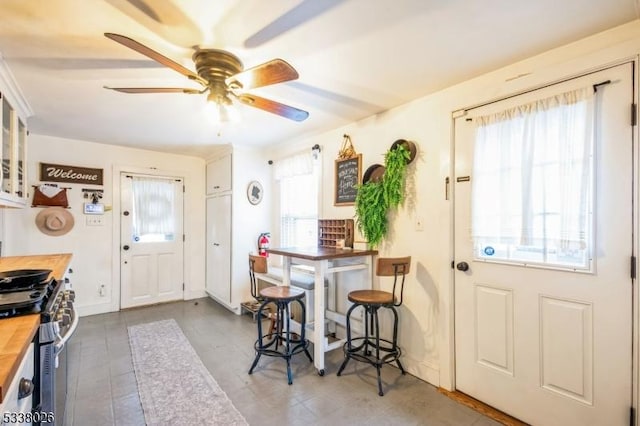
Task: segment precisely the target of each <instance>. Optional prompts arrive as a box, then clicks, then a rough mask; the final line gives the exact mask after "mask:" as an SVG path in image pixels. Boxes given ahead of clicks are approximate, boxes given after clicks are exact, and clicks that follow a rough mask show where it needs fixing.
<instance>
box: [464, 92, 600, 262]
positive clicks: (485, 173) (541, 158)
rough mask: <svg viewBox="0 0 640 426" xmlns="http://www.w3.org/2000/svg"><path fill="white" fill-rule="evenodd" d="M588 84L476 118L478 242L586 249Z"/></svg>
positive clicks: (590, 144) (590, 120)
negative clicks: (585, 86) (584, 86)
mask: <svg viewBox="0 0 640 426" xmlns="http://www.w3.org/2000/svg"><path fill="white" fill-rule="evenodd" d="M593 116H594V107H593V88H592V87H587V88H582V89H578V90H574V91H570V92H566V93H562V94H559V95H557V96H553V97H549V98H546V99H541V100H537V101H534V102H531V103H528V104H525V105H520V106H517V107H514V108H511V109H508V110H505V111H500V112H498V113H496V114H491V115H487V116H483V117H479V118H478V119H477V120H476V125H477V128H476V138H475V146H474V164H473V167H474V173H473V177H472V234H473V239H474V242H475V243H476V244H481V245H482V244H496V243H503V244H515V245H521V246H532V247H539V248H543V249H545V250H547V249H549V247H554V250H576V249H578V250H581V249H586V248H587V246H588V243H589V238H590V233H591V229H590V228H591V219H590V213H591V201H592V191H591V188H592V157H593V152H592V150H593V148H592V147H593V121H594V120H593Z"/></svg>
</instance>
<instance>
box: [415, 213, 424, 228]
mask: <svg viewBox="0 0 640 426" xmlns="http://www.w3.org/2000/svg"><path fill="white" fill-rule="evenodd" d="M416 231H424V219H423V218H422V217H420V216H418V217H416Z"/></svg>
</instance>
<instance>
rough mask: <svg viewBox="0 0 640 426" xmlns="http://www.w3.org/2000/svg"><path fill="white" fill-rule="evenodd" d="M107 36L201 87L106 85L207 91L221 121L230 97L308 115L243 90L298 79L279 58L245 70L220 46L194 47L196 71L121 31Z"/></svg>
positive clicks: (268, 108)
mask: <svg viewBox="0 0 640 426" xmlns="http://www.w3.org/2000/svg"><path fill="white" fill-rule="evenodd" d="M104 35H105V36H106V37H108V38H110V39H111V40H114V41H116V42H118V43H120V44H122V45H124V46H126V47H128V48H130V49H133V50H135V51H136V52H138V53H141V54H143V55H145V56H147V57H149V58H151V59H153V60H154V61H156V62H158V63H160V64H161V65H164V66H166V67H169V68H171V69H172V70H174V71H177V72H179V73H180V74H182V75H184V76H185V77H187V78H188V79H190V80H193V81H195V82H197V83H199V84H200V85H202V86H203V88H202V89H201V90H198V89H190V88H180V87H107V86H105V88H106V89H110V90H116V91H118V92H123V93H136V94H137V93H187V94H203V93H206V92H209V94H208V95H207V100H209V101H211V102H214V103H215V104H216V105H217V106H218V108H219V114H220V119H221V121H225V120H227V119H228V117H227V116H226V114H227V107H229V106H231V105H232V103H233V99H236V100H238V101H239V102H240V103H242V104H244V105H249V106H252V107H254V108H258V109H261V110H264V111H267V112H270V113H273V114H277V115H279V116H282V117H285V118H288V119H290V120H294V121H304V120H306V119H307V117H309V113H308V112H307V111H303V110H301V109H298V108H294V107H292V106H289V105H285V104H282V103H279V102H276V101H272V100H270V99H266V98H263V97H260V96H256V95H253V94H250V93H245V91H246V90H250V89H255V88H258V87H263V86H269V85H271V84H276V83H282V82H285V81H291V80H295V79H297V78H298V72H297V71H296V70H295V69H294V68H293V67H292V66H291V65H289V64H288V63H287V62H285V61H284V60H282V59H273V60H271V61H269V62H265V63H264V64H261V65H257V66H255V67H253V68H249V69H247V70H245V69H244V66H243V65H242V61H240V59H239V58H238V57H237V56H235V55H234V54H232V53H230V52H227V51H225V50H219V49H197V50H196V51H195V52H194V53H193V56H192V59H193V62H194V64H195V68H196V70H197V73H195V72H193V71H191V70H190V69H188V68H186V67H184V66H182V65H180V64H179V63H177V62H175V61H173V60H171V59H169V58H167V57H166V56H164V55H162V54H160V53H158V52H156V51H155V50H153V49H151V48H149V47H147V46H145V45H143V44H141V43H139V42H137V41H135V40H133V39H131V38H129V37H126V36H123V35H120V34H114V33H105V34H104Z"/></svg>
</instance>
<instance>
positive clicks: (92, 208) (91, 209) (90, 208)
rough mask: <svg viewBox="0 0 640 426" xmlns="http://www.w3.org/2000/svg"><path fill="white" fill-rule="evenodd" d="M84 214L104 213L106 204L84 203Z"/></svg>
mask: <svg viewBox="0 0 640 426" xmlns="http://www.w3.org/2000/svg"><path fill="white" fill-rule="evenodd" d="M84 214H104V204H102V203H84Z"/></svg>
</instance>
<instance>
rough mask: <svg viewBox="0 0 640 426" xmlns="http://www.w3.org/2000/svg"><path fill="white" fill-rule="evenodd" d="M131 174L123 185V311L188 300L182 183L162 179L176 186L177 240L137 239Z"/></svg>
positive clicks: (168, 178)
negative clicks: (184, 276) (184, 272)
mask: <svg viewBox="0 0 640 426" xmlns="http://www.w3.org/2000/svg"><path fill="white" fill-rule="evenodd" d="M131 176H134V174H131V173H122V174H121V179H120V186H121V209H122V212H121V214H120V218H121V220H120V226H121V236H120V240H121V244H120V248H121V250H120V253H121V265H120V268H121V272H120V276H121V291H120V294H121V296H120V306H121V308H130V307H134V306H142V305H150V304H155V303H162V302H168V301H172V300H181V299H183V298H184V288H183V287H184V284H183V283H184V278H183V270H184V263H183V261H184V260H183V245H184V242H183V237H182V234H183V231H182V229H183V213H182V208H183V192H182V180H181V179H176V178H170V177H167V178H162V179H166V180H167V181H168V182H171V183H172V185H173V187H174V192H173V193H174V210H173V215H174V222H175V226H176V228H175V232H174V235H173V238H172V239H170V240H165V241H142V240H140V239H138V241H136V240H135V237H134V236H133V234H134V232H133V217H134V214H133V191H132V179H131Z"/></svg>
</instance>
